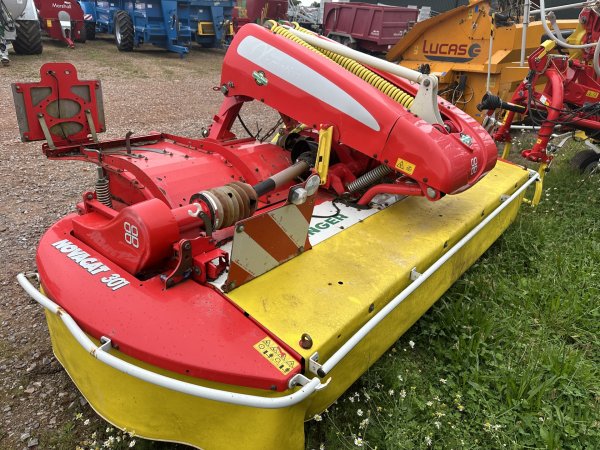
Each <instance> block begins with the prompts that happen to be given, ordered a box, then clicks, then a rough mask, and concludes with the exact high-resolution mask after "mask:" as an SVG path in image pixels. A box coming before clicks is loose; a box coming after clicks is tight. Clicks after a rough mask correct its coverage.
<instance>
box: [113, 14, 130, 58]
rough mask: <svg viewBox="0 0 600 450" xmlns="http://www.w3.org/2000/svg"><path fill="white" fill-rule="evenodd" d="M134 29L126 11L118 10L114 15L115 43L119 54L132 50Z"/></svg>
mask: <svg viewBox="0 0 600 450" xmlns="http://www.w3.org/2000/svg"><path fill="white" fill-rule="evenodd" d="M133 38H134V29H133V21H132V20H131V16H130V15H129V13H128V12H127V11H123V10H119V11H117V12H116V13H115V42H116V43H117V48H118V49H119V51H121V52H130V51H132V50H133Z"/></svg>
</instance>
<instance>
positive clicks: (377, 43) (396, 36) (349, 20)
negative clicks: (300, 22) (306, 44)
mask: <svg viewBox="0 0 600 450" xmlns="http://www.w3.org/2000/svg"><path fill="white" fill-rule="evenodd" d="M418 15H419V10H418V9H417V8H414V7H403V6H381V5H372V4H370V3H325V12H324V14H323V30H324V34H325V35H326V36H328V37H329V38H331V39H334V40H336V41H338V42H341V43H342V44H344V45H347V46H349V47H353V48H357V49H360V50H364V51H367V52H372V53H385V52H387V51H388V50H389V49H390V48H391V47H392V46H393V45H394V44H395V43H396V42H398V41H399V40H400V39H401V38H402V36H404V34H405V33H406V32H407V31H408V30H409V29H410V28H411V27H412V26H413V25H414V24H415V23H416V22H417V17H418Z"/></svg>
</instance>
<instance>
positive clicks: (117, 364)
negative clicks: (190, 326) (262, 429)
mask: <svg viewBox="0 0 600 450" xmlns="http://www.w3.org/2000/svg"><path fill="white" fill-rule="evenodd" d="M28 275H29V276H32V275H35V276H37V274H28ZM17 281H18V282H19V284H20V285H21V287H22V288H23V289H24V290H25V292H27V294H29V296H30V297H31V298H33V299H34V300H35V301H36V302H38V303H39V304H40V305H42V306H43V307H44V308H46V309H47V310H48V311H50V312H52V313H53V314H56V315H57V316H59V317H60V318H61V320H62V321H63V323H64V324H65V326H66V327H67V328H68V330H69V331H70V332H71V334H72V335H73V337H74V338H75V339H76V340H77V342H79V345H81V346H82V347H83V348H84V349H85V351H86V352H88V353H89V354H90V355H91V356H93V357H94V358H96V359H98V360H99V361H102V362H103V363H104V364H106V365H108V366H110V367H112V368H113V369H116V370H118V371H120V372H123V373H126V374H127V375H131V376H132V377H135V378H138V379H140V380H142V381H146V382H148V383H151V384H155V385H157V386H161V387H164V388H166V389H171V390H173V391H177V392H181V393H183V394H189V395H192V396H194V397H200V398H204V399H207V400H214V401H216V402H222V403H230V404H233V405H239V406H249V407H251V408H263V409H279V408H287V407H289V406H292V405H295V404H297V403H300V402H302V401H303V400H304V399H305V398H307V397H309V396H310V395H312V394H313V393H314V392H316V391H318V390H320V389H323V388H324V387H326V386H327V384H328V382H327V383H325V384H322V383H321V381H320V380H319V379H318V378H316V377H315V378H313V379H311V380H308V379H307V378H305V377H303V376H301V378H300V380H299V383H305V384H304V386H302V387H301V388H300V389H298V390H297V391H295V392H294V393H292V394H289V395H286V396H284V397H260V396H257V395H249V394H239V393H237V392H229V391H222V390H219V389H213V388H207V387H204V386H198V385H196V384H192V383H186V382H185V381H180V380H176V379H174V378H169V377H167V376H164V375H160V374H157V373H154V372H151V371H149V370H146V369H142V368H141V367H138V366H136V365H134V364H130V363H128V362H126V361H123V360H122V359H119V358H117V357H116V356H113V355H111V354H110V353H108V352H107V350H105V346H101V347H98V346H96V344H94V343H93V342H92V341H91V340H90V338H88V337H87V335H86V334H85V332H84V331H83V330H82V329H81V328H79V325H77V323H76V322H75V320H73V318H72V317H71V316H70V315H69V314H67V312H66V311H65V310H64V309H62V308H61V307H60V306H58V305H57V304H56V303H54V302H53V301H52V300H50V299H49V298H48V297H46V296H45V295H44V294H42V293H41V292H40V291H39V290H38V289H37V288H36V287H35V286H34V285H33V284H32V283H31V282H30V281H29V279H28V278H27V276H26V275H25V274H24V273H20V274H18V275H17ZM108 349H110V347H108ZM292 379H293V378H292Z"/></svg>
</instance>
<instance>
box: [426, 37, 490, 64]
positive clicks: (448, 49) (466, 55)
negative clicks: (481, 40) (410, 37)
mask: <svg viewBox="0 0 600 450" xmlns="http://www.w3.org/2000/svg"><path fill="white" fill-rule="evenodd" d="M480 53H481V45H479V44H471V45H467V44H449V43H446V42H442V43H436V42H428V41H427V40H424V41H423V54H424V55H425V58H427V59H429V60H431V61H447V62H469V61H471V60H472V59H473V58H475V57H476V56H478V55H479V54H480Z"/></svg>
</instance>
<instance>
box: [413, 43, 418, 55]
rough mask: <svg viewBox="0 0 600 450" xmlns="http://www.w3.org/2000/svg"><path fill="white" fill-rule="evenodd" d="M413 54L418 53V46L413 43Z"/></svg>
mask: <svg viewBox="0 0 600 450" xmlns="http://www.w3.org/2000/svg"><path fill="white" fill-rule="evenodd" d="M413 54H414V55H418V54H419V46H418V45H415V46H414V47H413Z"/></svg>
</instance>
